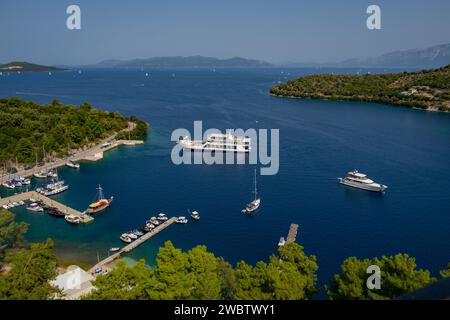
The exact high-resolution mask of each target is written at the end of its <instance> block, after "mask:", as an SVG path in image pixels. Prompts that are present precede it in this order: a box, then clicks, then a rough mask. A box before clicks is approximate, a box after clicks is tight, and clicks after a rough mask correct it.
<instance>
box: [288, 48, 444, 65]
mask: <svg viewBox="0 0 450 320" xmlns="http://www.w3.org/2000/svg"><path fill="white" fill-rule="evenodd" d="M448 64H450V44H442V45H437V46H434V47H430V48H426V49H412V50H405V51H395V52H390V53H386V54H383V55H381V56H378V57H372V58H366V59H348V60H345V61H342V62H336V63H322V64H321V63H291V64H287V66H292V67H294V66H295V67H333V68H438V67H442V66H445V65H448Z"/></svg>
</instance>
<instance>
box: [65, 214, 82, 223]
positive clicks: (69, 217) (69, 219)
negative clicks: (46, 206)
mask: <svg viewBox="0 0 450 320" xmlns="http://www.w3.org/2000/svg"><path fill="white" fill-rule="evenodd" d="M64 219H65V220H66V221H67V222H68V223H70V224H80V223H81V222H82V221H81V219H80V218H79V217H77V216H74V215H71V214H69V215H66V216H65V217H64Z"/></svg>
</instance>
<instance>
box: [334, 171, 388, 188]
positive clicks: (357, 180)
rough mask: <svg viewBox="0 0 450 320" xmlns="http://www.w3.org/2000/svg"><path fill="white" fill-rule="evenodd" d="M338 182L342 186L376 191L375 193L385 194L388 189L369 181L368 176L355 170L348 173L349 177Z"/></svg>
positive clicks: (339, 179)
mask: <svg viewBox="0 0 450 320" xmlns="http://www.w3.org/2000/svg"><path fill="white" fill-rule="evenodd" d="M338 181H339V183H340V184H343V185H346V186H349V187H353V188H358V189H363V190H367V191H374V192H384V191H385V190H386V189H387V188H388V187H387V186H385V185H383V184H380V183H376V182H374V181H373V180H371V179H369V178H368V177H367V175H366V174H364V173H360V172H358V170H354V171H351V172H348V173H347V177H345V178H338Z"/></svg>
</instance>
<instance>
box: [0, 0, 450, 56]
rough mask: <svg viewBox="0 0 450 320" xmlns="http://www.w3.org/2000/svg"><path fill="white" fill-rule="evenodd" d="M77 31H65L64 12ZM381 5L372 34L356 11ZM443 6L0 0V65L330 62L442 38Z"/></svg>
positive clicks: (436, 2)
mask: <svg viewBox="0 0 450 320" xmlns="http://www.w3.org/2000/svg"><path fill="white" fill-rule="evenodd" d="M70 4H77V5H79V6H80V7H81V10H82V29H81V30H80V31H69V30H67V28H66V18H67V14H66V8H67V6H68V5H70ZM370 4H377V5H379V6H380V7H381V9H382V28H383V29H382V30H380V31H369V30H368V29H367V28H366V18H367V15H366V8H367V6H368V5H370ZM449 12H450V1H448V0H427V1H425V0H388V1H380V0H371V1H364V0H345V1H344V0H341V1H336V0H304V1H303V0H270V1H267V0H239V1H237V0H222V1H216V0H128V1H125V0H108V1H106V0H72V1H66V0H39V1H29V0H0V62H9V61H11V60H27V61H32V62H36V63H43V64H89V63H96V62H99V61H101V60H104V59H129V58H147V57H153V56H166V55H197V54H198V55H206V56H214V57H219V58H226V57H232V56H243V57H248V58H257V59H264V60H268V61H270V62H275V63H278V62H287V61H295V62H307V61H315V62H331V61H339V60H343V59H347V58H353V57H357V58H358V57H369V56H375V55H379V54H382V53H385V52H389V51H394V50H403V49H410V48H422V47H428V46H432V45H435V44H442V43H448V42H450V19H449Z"/></svg>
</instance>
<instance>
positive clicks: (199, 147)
mask: <svg viewBox="0 0 450 320" xmlns="http://www.w3.org/2000/svg"><path fill="white" fill-rule="evenodd" d="M183 147H184V149H185V150H190V151H214V152H234V153H250V151H251V150H250V149H245V148H237V149H225V148H211V147H203V146H187V145H183Z"/></svg>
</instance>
